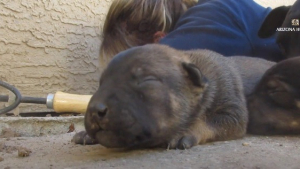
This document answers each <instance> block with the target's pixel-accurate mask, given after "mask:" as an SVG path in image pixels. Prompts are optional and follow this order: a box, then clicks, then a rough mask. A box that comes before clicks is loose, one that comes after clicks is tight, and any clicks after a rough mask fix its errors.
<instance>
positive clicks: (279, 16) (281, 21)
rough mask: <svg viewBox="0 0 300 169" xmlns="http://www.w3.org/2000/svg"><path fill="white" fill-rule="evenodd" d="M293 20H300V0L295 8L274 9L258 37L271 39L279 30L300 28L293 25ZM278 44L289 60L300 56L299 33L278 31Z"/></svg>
mask: <svg viewBox="0 0 300 169" xmlns="http://www.w3.org/2000/svg"><path fill="white" fill-rule="evenodd" d="M293 19H298V20H300V0H297V1H296V2H295V3H294V5H293V6H281V7H278V8H275V9H273V10H272V11H271V12H270V14H269V15H268V16H267V17H266V19H265V20H264V22H263V24H262V26H261V28H260V30H259V32H258V36H259V37H261V38H267V37H270V36H272V35H274V34H275V33H276V31H277V28H294V29H297V28H300V26H294V25H292V20H293ZM276 42H277V44H278V45H279V47H280V48H281V50H282V52H283V54H284V55H285V56H286V57H287V58H289V57H295V56H300V47H299V46H300V32H299V31H278V32H277V37H276Z"/></svg>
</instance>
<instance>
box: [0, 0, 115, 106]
mask: <svg viewBox="0 0 300 169" xmlns="http://www.w3.org/2000/svg"><path fill="white" fill-rule="evenodd" d="M110 2H111V1H110V0H0V79H1V80H4V81H6V82H8V83H10V84H13V85H15V86H16V87H17V88H18V89H19V90H20V91H21V92H22V94H23V95H29V96H46V95H47V93H51V92H55V91H58V90H60V91H65V92H71V93H78V94H91V93H93V92H94V91H95V90H96V87H97V86H98V78H99V72H98V70H97V69H98V55H99V46H100V43H101V39H100V32H101V31H100V30H101V28H102V24H103V21H104V19H105V15H106V12H107V10H108V7H109V5H110ZM22 107H23V109H25V111H28V110H29V107H28V106H22ZM31 108H32V107H31ZM26 109H27V110H26Z"/></svg>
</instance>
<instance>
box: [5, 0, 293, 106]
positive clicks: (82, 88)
mask: <svg viewBox="0 0 300 169" xmlns="http://www.w3.org/2000/svg"><path fill="white" fill-rule="evenodd" d="M256 1H257V2H259V3H260V4H262V5H264V6H271V7H276V6H279V5H288V4H291V3H293V2H294V1H295V0H286V1H284V0H272V1H270V0H256ZM110 3H111V0H0V79H1V80H4V81H6V82H8V83H10V84H13V85H15V86H16V87H17V88H18V89H20V91H21V92H22V94H23V95H28V96H41V97H45V96H46V95H47V94H48V93H53V92H55V91H58V90H60V91H65V92H70V93H78V94H91V93H93V92H94V91H95V90H96V88H97V86H98V78H99V71H98V53H99V46H100V44H101V38H100V32H101V28H102V25H103V21H104V18H105V15H106V12H107V9H108V7H109V5H110ZM1 91H3V90H1V89H0V94H1V93H2V94H3V92H1ZM4 93H5V92H4ZM41 109H43V107H39V106H36V105H35V106H26V105H22V106H21V111H32V110H39V111H41Z"/></svg>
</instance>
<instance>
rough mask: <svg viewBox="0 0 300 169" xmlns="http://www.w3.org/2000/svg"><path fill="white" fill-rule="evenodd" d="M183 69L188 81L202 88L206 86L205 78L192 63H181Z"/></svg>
mask: <svg viewBox="0 0 300 169" xmlns="http://www.w3.org/2000/svg"><path fill="white" fill-rule="evenodd" d="M182 67H183V69H184V70H185V71H186V72H187V73H188V75H189V78H190V80H191V81H192V83H193V84H194V85H195V86H197V87H201V88H204V87H205V85H206V84H207V79H206V77H205V76H204V75H203V74H202V73H201V72H200V70H199V69H198V67H197V66H196V65H194V64H192V63H185V62H183V63H182Z"/></svg>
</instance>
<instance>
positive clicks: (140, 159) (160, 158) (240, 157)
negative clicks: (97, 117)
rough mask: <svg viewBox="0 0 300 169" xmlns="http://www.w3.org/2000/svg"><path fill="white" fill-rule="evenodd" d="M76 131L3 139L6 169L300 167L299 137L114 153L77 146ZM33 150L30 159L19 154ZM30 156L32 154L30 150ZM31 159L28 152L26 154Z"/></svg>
mask: <svg viewBox="0 0 300 169" xmlns="http://www.w3.org/2000/svg"><path fill="white" fill-rule="evenodd" d="M73 135H74V132H73V133H68V134H60V135H55V136H54V135H52V136H42V137H13V138H1V139H0V161H1V162H0V166H1V167H0V168H6V169H13V168H22V169H23V168H25V169H27V168H36V169H43V168H45V169H51V168H53V169H54V168H55V169H60V168H62V169H63V168H65V169H69V168H74V169H92V168H101V169H106V168H114V169H119V168H120V169H121V168H122V169H135V168H146V169H156V168H161V169H177V168H178V169H181V168H182V169H189V168H193V169H194V168H199V169H210V168H211V169H218V168H221V169H239V168H247V169H248V168H253V169H261V168H262V169H268V168H270V169H283V168H284V169H289V168H291V169H297V168H300V138H299V137H258V136H255V137H253V136H247V137H245V138H244V139H240V140H233V141H224V142H215V143H211V144H206V145H199V146H196V147H193V148H192V149H189V150H165V149H152V150H135V151H122V150H109V149H106V148H104V147H102V146H100V145H93V146H82V145H75V144H74V143H72V142H71V139H72V136H73ZM21 149H23V151H24V150H27V155H29V156H27V157H20V156H19V155H18V151H22V150H21ZM25 152H26V151H25ZM23 155H24V152H23ZM25 155H26V153H25Z"/></svg>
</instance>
